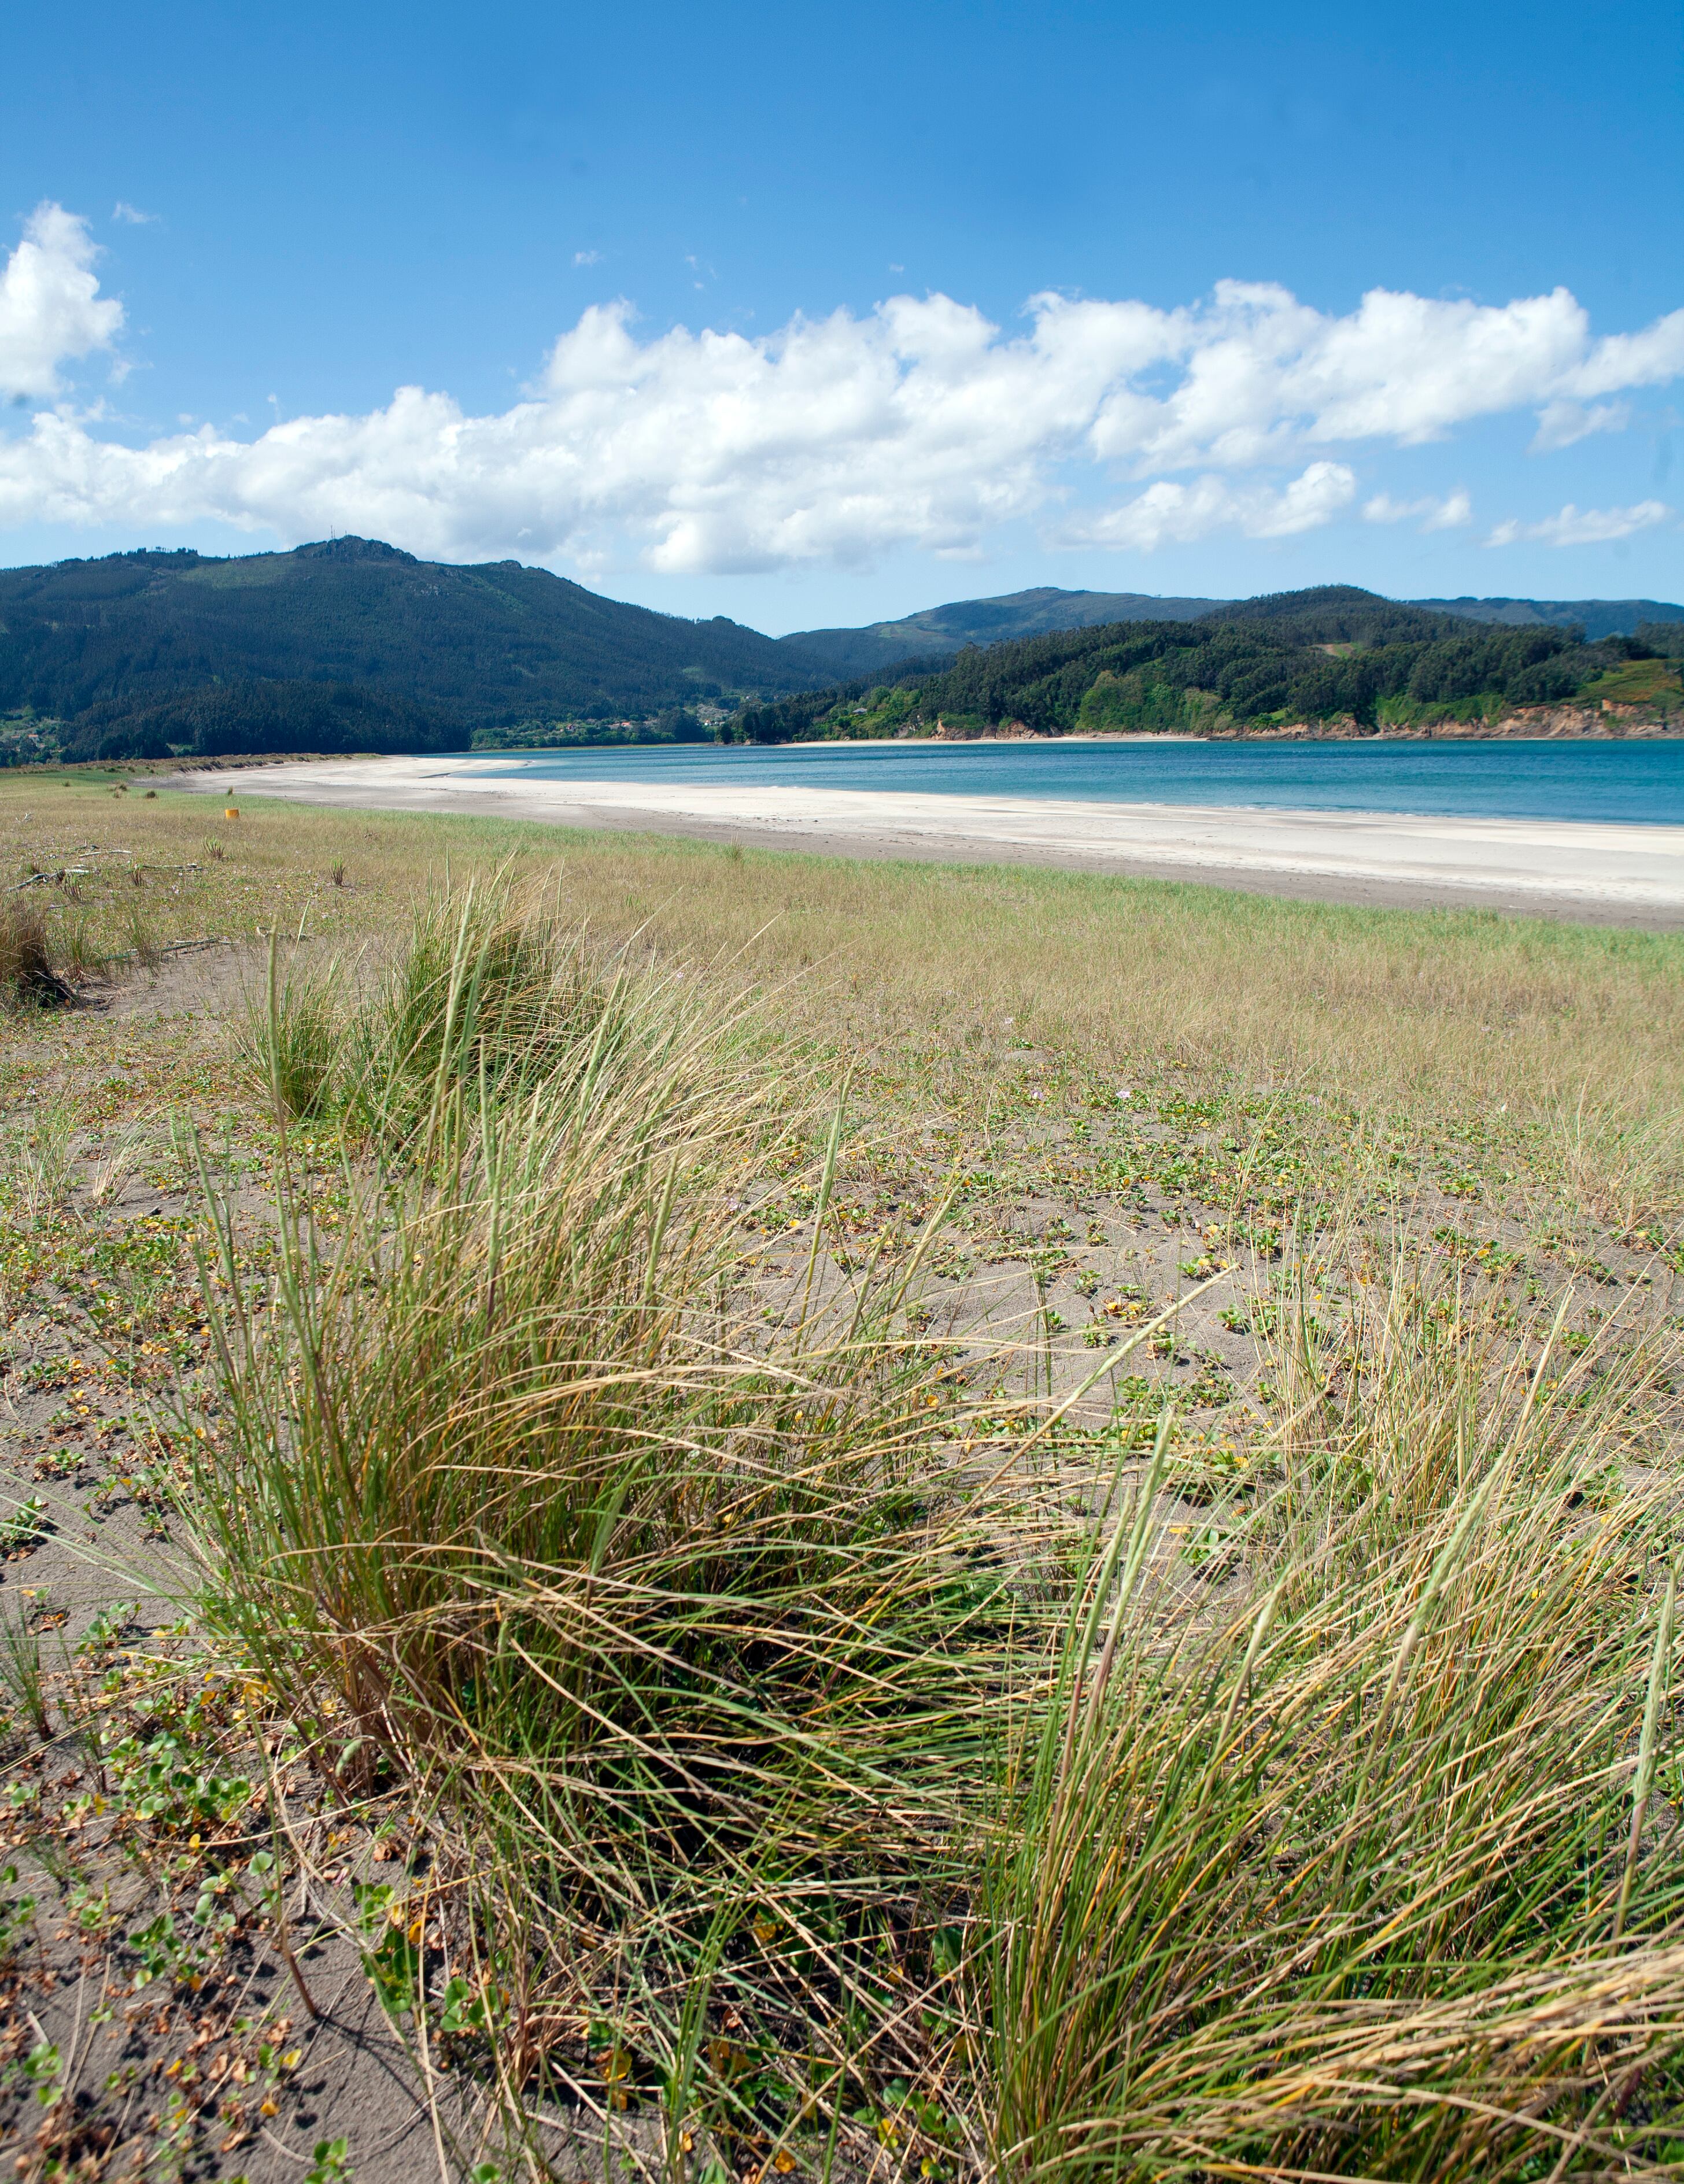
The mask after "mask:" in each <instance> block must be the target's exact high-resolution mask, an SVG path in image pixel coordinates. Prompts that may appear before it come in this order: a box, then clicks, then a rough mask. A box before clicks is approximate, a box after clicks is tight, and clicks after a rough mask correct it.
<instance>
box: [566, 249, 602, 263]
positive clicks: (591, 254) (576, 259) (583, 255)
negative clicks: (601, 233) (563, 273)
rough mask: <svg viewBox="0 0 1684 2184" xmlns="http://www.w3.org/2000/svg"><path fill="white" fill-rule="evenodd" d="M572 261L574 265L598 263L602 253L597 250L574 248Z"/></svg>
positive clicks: (600, 261) (600, 260)
mask: <svg viewBox="0 0 1684 2184" xmlns="http://www.w3.org/2000/svg"><path fill="white" fill-rule="evenodd" d="M573 263H574V265H601V263H602V253H601V252H600V251H599V250H576V251H575V252H574V253H573Z"/></svg>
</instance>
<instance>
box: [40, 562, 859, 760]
mask: <svg viewBox="0 0 1684 2184" xmlns="http://www.w3.org/2000/svg"><path fill="white" fill-rule="evenodd" d="M824 679H825V678H824V675H823V672H822V670H821V669H820V668H819V667H818V666H817V664H816V663H812V662H807V661H805V660H803V659H802V658H801V656H800V654H799V653H798V652H796V651H794V650H792V649H790V648H789V647H788V646H785V645H779V644H777V643H774V642H773V641H772V638H767V637H762V636H761V635H760V634H759V632H757V631H755V630H751V629H744V628H743V627H740V626H739V624H738V623H736V622H733V621H728V620H726V619H725V617H724V616H719V617H718V618H717V619H716V620H715V621H705V622H691V621H681V620H679V619H678V618H677V617H675V616H670V615H661V614H655V613H652V612H651V611H650V610H649V609H648V608H646V607H637V606H629V605H627V604H623V603H622V602H621V601H619V600H616V599H604V598H602V597H600V596H599V594H598V593H594V592H588V591H586V590H585V589H584V588H583V587H582V586H580V585H578V584H572V583H569V582H567V581H566V579H565V578H563V577H555V576H552V575H551V574H550V573H549V571H548V570H545V569H530V568H526V567H523V566H522V565H521V564H519V563H518V562H514V561H499V562H491V563H487V564H484V565H479V566H477V567H457V566H454V565H448V564H443V563H439V562H432V561H418V560H415V557H414V555H412V554H404V553H400V552H399V551H398V550H397V549H396V548H394V547H391V546H385V545H382V544H380V543H378V542H377V541H371V540H367V539H361V538H338V539H334V540H332V541H328V542H325V543H320V544H316V545H311V546H301V547H299V548H298V549H296V551H294V552H293V553H290V554H250V555H243V556H240V557H238V558H236V559H231V560H210V559H207V558H206V557H204V555H201V554H194V553H191V552H182V553H173V554H165V553H138V554H110V555H108V556H107V557H105V558H104V559H103V560H92V561H62V562H59V563H58V564H57V565H54V566H52V567H47V568H33V569H8V570H5V571H0V714H7V713H12V714H16V713H21V712H23V711H24V710H25V709H27V710H29V711H30V712H31V713H33V714H34V715H36V716H49V717H54V718H57V719H59V720H61V721H66V722H69V723H70V724H71V726H70V733H69V734H68V736H67V737H66V738H65V743H66V747H67V749H69V750H70V751H72V752H74V751H75V750H76V749H83V750H88V751H92V750H95V749H98V751H99V752H100V753H101V754H102V755H115V756H120V755H126V749H127V747H129V746H132V747H133V752H134V755H139V746H140V744H142V743H143V742H145V741H147V740H148V738H150V739H151V740H153V741H154V742H155V741H157V740H158V739H159V738H160V737H161V738H164V740H165V741H166V742H167V743H170V744H181V743H182V742H183V741H185V740H187V738H192V743H191V748H192V749H195V750H202V751H207V752H209V751H213V750H215V751H223V750H229V749H245V750H274V749H294V750H296V749H365V750H368V749H380V750H386V749H421V750H426V749H449V748H451V747H453V746H454V747H456V748H461V747H463V746H465V745H466V744H467V743H468V741H469V738H470V737H471V734H472V733H473V731H474V730H475V729H476V728H505V727H512V726H516V725H520V724H524V723H531V724H533V726H534V727H539V726H545V725H548V724H549V723H551V722H553V721H556V720H558V719H564V718H565V719H579V720H585V721H591V720H599V721H607V720H611V719H614V718H616V717H618V716H622V715H625V714H628V713H631V714H638V715H642V714H646V713H647V714H653V713H655V712H658V711H659V710H661V709H662V708H665V707H670V706H675V705H694V704H695V703H697V702H705V701H710V700H711V701H714V702H718V701H720V700H723V701H725V702H726V703H727V704H731V703H734V702H735V701H737V700H739V699H742V698H744V697H745V696H749V695H750V694H753V695H762V694H764V695H770V694H777V693H778V692H782V691H789V690H793V689H800V688H806V687H810V686H811V685H812V684H814V683H817V682H822V681H823V680H824ZM333 693H337V695H334V694H333ZM201 733H204V734H207V735H209V736H210V737H211V738H213V740H212V741H210V742H208V743H207V742H201V741H199V740H198V738H199V736H200V734H201ZM230 736H232V737H234V738H235V740H234V741H232V742H229V741H227V740H226V738H228V737H230ZM301 737H302V738H304V739H303V740H301V739H300V738H301ZM334 737H337V738H340V740H337V741H334V740H327V741H323V740H321V738H334ZM345 738H349V741H348V740H345Z"/></svg>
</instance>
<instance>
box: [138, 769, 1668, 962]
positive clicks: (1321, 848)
mask: <svg viewBox="0 0 1684 2184" xmlns="http://www.w3.org/2000/svg"><path fill="white" fill-rule="evenodd" d="M508 756H509V755H508V754H506V753H501V752H499V753H487V754H484V755H474V756H472V757H471V758H458V759H438V758H390V759H346V760H312V761H309V762H306V763H302V764H298V763H294V764H290V765H288V764H284V763H283V764H280V765H272V766H264V767H262V768H260V769H251V768H240V767H231V768H226V769H221V770H216V771H213V770H210V769H206V770H205V771H204V772H194V773H192V774H186V775H177V776H176V777H173V784H172V785H175V786H177V787H179V788H183V789H187V790H190V791H192V792H195V793H198V794H205V795H210V794H222V793H224V792H225V791H228V792H233V793H238V792H240V791H241V790H243V791H244V793H245V794H248V795H254V794H261V795H263V796H274V797H284V798H288V799H292V800H293V801H296V802H298V803H304V804H326V805H337V806H349V807H352V808H358V807H360V808H364V809H372V810H376V811H454V812H461V813H471V814H477V815H479V816H483V817H488V818H503V819H516V820H533V821H538V822H548V823H549V824H552V825H560V826H567V827H580V828H583V829H586V830H594V831H605V832H620V833H627V832H638V833H661V834H679V835H689V836H693V837H694V838H698V839H700V840H705V841H714V842H718V843H721V844H741V845H743V846H744V847H750V846H752V847H756V848H763V849H781V850H801V851H805V852H806V853H807V854H809V855H826V856H843V857H865V858H873V859H884V858H900V859H911V860H913V861H919V862H940V863H953V864H978V863H981V864H1006V865H1012V864H1018V865H1038V866H1052V867H1055V868H1057V869H1061V870H1064V871H1071V872H1096V873H1109V874H1112V875H1115V876H1118V877H1150V878H1157V879H1163V880H1181V881H1190V882H1195V883H1201V884H1203V885H1206V886H1212V887H1224V888H1234V889H1241V890H1244V891H1246V892H1252V893H1262V894H1280V895H1288V896H1298V897H1302V898H1308V899H1311V900H1321V901H1330V902H1345V903H1352V904H1356V905H1375V906H1386V907H1397V908H1415V909H1423V908H1446V909H1487V910H1492V911H1502V912H1504V913H1507V914H1509V915H1518V916H1523V917H1553V918H1564V919H1571V920H1575V921H1580V922H1592V923H1611V924H1620V925H1630V926H1638V927H1645V928H1651V929H1657V930H1675V929H1684V827H1676V826H1671V827H1666V826H1645V825H1641V824H1614V823H1609V822H1586V821H1571V820H1532V819H1491V818H1467V817H1462V816H1452V817H1441V816H1426V815H1414V814H1408V813H1402V812H1352V811H1335V812H1330V811H1296V810H1291V809H1281V808H1269V807H1263V806H1246V805H1173V804H1101V803H1090V802H1085V801H1079V800H1077V799H1044V800H1042V799H1029V798H1014V797H1004V796H946V795H931V794H915V793H901V792H898V791H892V790H858V789H829V788H789V787H781V786H780V787H772V786H766V785H761V786H750V784H747V783H744V784H741V785H737V784H730V785H723V784H719V783H692V784H683V783H634V782H626V781H618V780H607V781H595V782H592V781H585V780H569V781H566V782H561V781H556V780H554V779H548V780H539V779H532V778H529V779H525V780H523V779H521V778H520V777H510V775H509V774H508V773H507V772H505V771H503V769H504V768H505V767H506V765H507V762H508ZM254 772H255V773H257V774H258V776H259V779H260V781H261V787H260V788H259V783H258V780H256V779H254Z"/></svg>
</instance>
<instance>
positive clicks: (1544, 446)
mask: <svg viewBox="0 0 1684 2184" xmlns="http://www.w3.org/2000/svg"><path fill="white" fill-rule="evenodd" d="M1630 423H1631V404H1630V403H1629V402H1595V403H1592V404H1591V406H1590V407H1589V408H1588V409H1586V406H1585V404H1583V403H1582V402H1547V403H1546V404H1544V406H1543V408H1542V409H1540V410H1539V412H1538V429H1537V431H1536V432H1535V433H1534V434H1533V435H1532V446H1531V452H1532V453H1533V454H1535V455H1551V454H1555V452H1556V451H1557V449H1558V448H1570V447H1571V446H1572V445H1573V443H1574V442H1575V440H1586V439H1588V438H1589V437H1590V436H1591V434H1592V432H1624V431H1625V427H1626V426H1628V425H1629V424H1630Z"/></svg>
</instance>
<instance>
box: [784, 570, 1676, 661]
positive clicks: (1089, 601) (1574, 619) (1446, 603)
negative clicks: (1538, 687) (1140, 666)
mask: <svg viewBox="0 0 1684 2184" xmlns="http://www.w3.org/2000/svg"><path fill="white" fill-rule="evenodd" d="M1245 604H1247V602H1246V601H1244V600H1241V599H1157V598H1154V597H1153V595H1152V594H1151V593H1149V592H1065V591H1060V590H1058V589H1057V588H1056V587H1055V586H1053V585H1051V584H1043V585H1041V586H1040V587H1039V588H1036V589H1035V590H1034V591H1029V592H1008V593H1005V594H1004V595H1003V596H1002V597H1001V598H999V599H956V600H954V601H953V602H952V603H951V604H950V605H947V606H943V607H926V608H924V609H923V610H922V612H920V613H918V614H912V615H907V616H905V617H904V619H902V620H901V621H877V622H872V623H870V624H868V625H867V627H864V628H862V629H799V630H795V631H792V632H791V633H790V634H789V636H788V637H783V638H779V639H778V643H780V644H784V645H788V646H789V648H790V649H791V651H792V652H793V653H795V654H797V655H800V658H801V659H802V660H803V661H806V660H811V659H814V658H817V659H818V660H822V661H823V662H824V664H825V665H826V666H828V668H829V670H830V671H831V673H832V674H833V675H834V677H835V678H836V679H837V681H838V682H845V681H847V680H848V679H850V677H855V676H868V675H878V674H881V673H882V672H883V671H884V670H885V669H887V668H889V667H895V666H899V665H900V664H901V662H902V661H906V660H917V661H918V662H919V663H920V664H921V665H922V664H924V663H927V662H928V661H931V660H934V659H936V658H938V657H941V656H945V655H949V654H951V653H955V652H959V651H962V649H964V647H965V646H966V645H967V644H1004V643H1010V642H1012V641H1014V640H1016V639H1018V638H1025V637H1046V636H1048V635H1050V634H1051V632H1053V631H1054V630H1061V629H1091V628H1095V627H1099V626H1101V625H1102V624H1105V623H1107V622H1114V621H1198V620H1199V619H1200V618H1201V617H1202V616H1205V615H1208V614H1214V613H1215V612H1217V611H1218V609H1222V608H1233V607H1237V606H1243V605H1245ZM1399 604H1402V605H1404V606H1414V607H1419V608H1420V609H1421V610H1423V611H1424V612H1425V613H1428V614H1441V615H1456V616H1459V617H1460V618H1461V619H1462V620H1464V621H1493V622H1502V623H1506V624H1508V626H1509V627H1514V628H1525V627H1536V626H1537V625H1539V624H1549V625H1553V627H1556V628H1559V629H1564V628H1568V627H1571V626H1573V625H1574V624H1575V623H1576V624H1578V625H1580V626H1581V627H1582V628H1583V629H1584V632H1585V634H1586V637H1587V638H1590V639H1591V640H1592V642H1594V641H1595V640H1596V639H1597V638H1603V637H1629V636H1631V634H1632V632H1634V631H1635V630H1636V629H1637V626H1638V624H1639V623H1640V622H1646V621H1647V622H1662V621H1684V606H1672V605H1669V604H1667V603H1666V601H1664V599H1473V598H1469V597H1464V598H1462V599H1405V600H1402V601H1400V602H1399Z"/></svg>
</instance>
